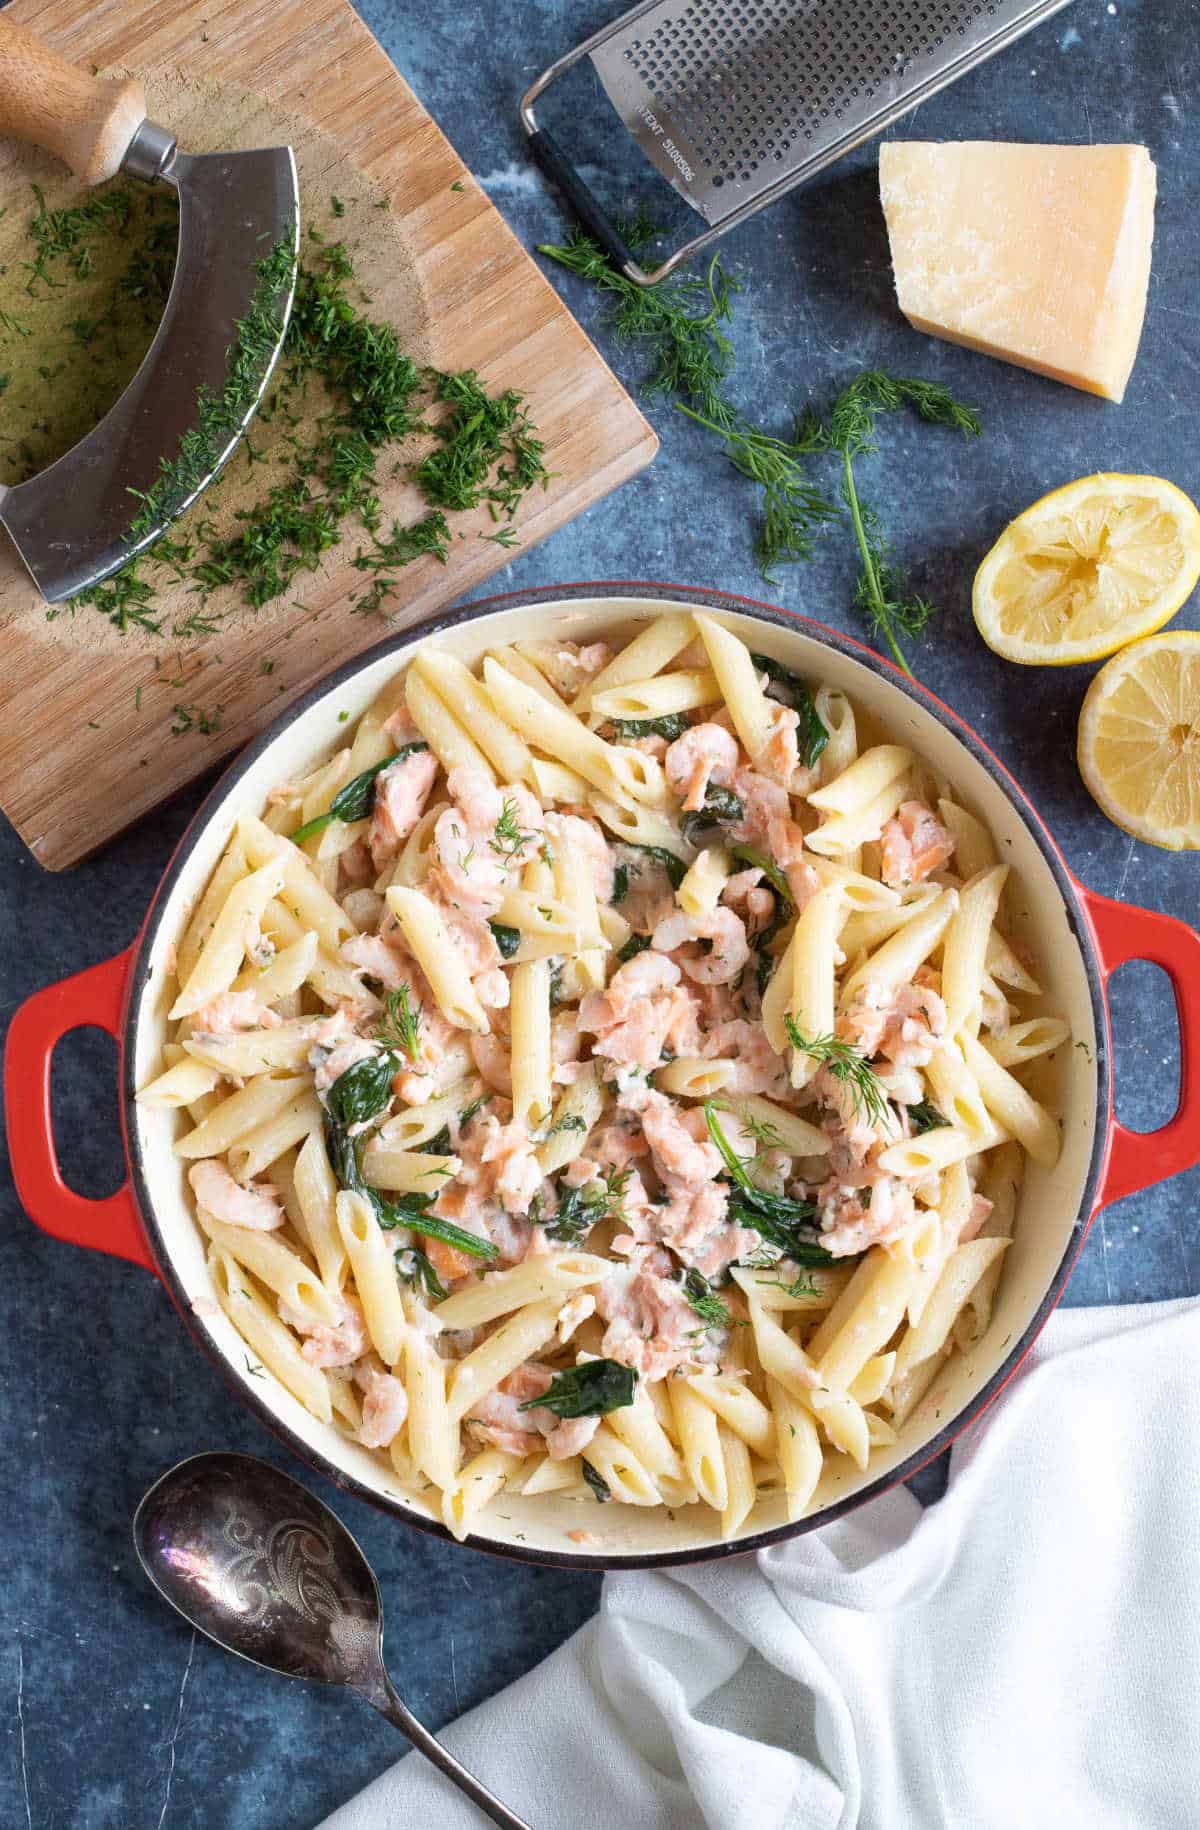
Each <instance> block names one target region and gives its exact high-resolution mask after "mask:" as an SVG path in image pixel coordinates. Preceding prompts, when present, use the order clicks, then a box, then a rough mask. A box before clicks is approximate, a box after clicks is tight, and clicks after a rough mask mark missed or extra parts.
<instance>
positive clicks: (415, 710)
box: [406, 667, 496, 782]
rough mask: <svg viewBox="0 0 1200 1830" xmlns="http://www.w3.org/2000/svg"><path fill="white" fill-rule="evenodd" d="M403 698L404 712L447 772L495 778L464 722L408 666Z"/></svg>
mask: <svg viewBox="0 0 1200 1830" xmlns="http://www.w3.org/2000/svg"><path fill="white" fill-rule="evenodd" d="M406 697H407V700H408V714H409V717H410V718H411V719H412V721H413V723H414V724H415V725H416V727H417V729H418V731H420V733H421V735H422V737H423V738H424V739H425V742H426V743H427V744H428V745H429V747H430V749H431V750H432V751H433V753H434V755H435V756H436V757H437V759H438V761H439V762H440V763H441V765H442V767H443V769H444V770H445V771H446V773H447V775H448V774H449V773H450V771H451V769H471V770H474V771H475V772H476V773H477V774H480V775H484V776H486V777H487V779H488V781H490V782H494V781H495V780H496V771H495V770H494V769H493V767H492V765H491V763H490V762H489V761H488V759H487V757H486V756H485V755H484V753H483V751H482V750H481V749H480V747H479V745H478V744H477V743H476V742H475V739H474V738H473V737H472V735H471V733H470V731H469V730H468V728H467V726H466V724H464V723H462V722H461V720H459V719H458V718H456V717H455V715H454V713H453V712H452V711H451V710H450V709H449V707H448V706H447V705H445V704H444V703H443V701H442V699H441V697H440V696H439V694H438V693H436V692H435V691H434V688H433V685H432V683H431V682H430V681H429V680H428V679H427V678H426V677H425V676H424V675H422V674H420V673H418V672H417V671H416V669H415V668H411V667H410V668H409V670H408V676H407V689H406Z"/></svg>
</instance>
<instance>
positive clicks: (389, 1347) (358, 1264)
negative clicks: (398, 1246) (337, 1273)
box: [334, 1194, 405, 1366]
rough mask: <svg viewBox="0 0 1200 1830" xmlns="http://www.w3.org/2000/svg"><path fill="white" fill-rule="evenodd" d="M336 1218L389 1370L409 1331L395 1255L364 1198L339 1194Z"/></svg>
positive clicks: (374, 1341) (369, 1328)
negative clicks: (405, 1318) (405, 1333)
mask: <svg viewBox="0 0 1200 1830" xmlns="http://www.w3.org/2000/svg"><path fill="white" fill-rule="evenodd" d="M334 1214H335V1217H336V1220H337V1228H338V1232H339V1233H340V1234H341V1237H342V1244H343V1246H344V1247H345V1249H346V1256H347V1258H348V1259H349V1260H350V1268H351V1270H352V1271H353V1273H354V1285H355V1288H356V1289H357V1291H358V1296H359V1301H360V1302H361V1303H362V1307H363V1315H364V1316H365V1318H366V1323H367V1333H368V1334H369V1335H370V1337H371V1345H372V1347H373V1348H374V1349H375V1351H376V1353H377V1354H378V1355H379V1357H380V1359H381V1360H382V1361H383V1363H384V1365H385V1366H394V1365H395V1364H396V1361H397V1360H398V1359H399V1358H400V1347H401V1343H402V1342H403V1339H404V1329H405V1320H404V1305H403V1303H402V1302H401V1300H400V1285H399V1283H398V1282H397V1280H396V1260H395V1254H394V1253H393V1251H392V1247H391V1245H390V1244H389V1243H388V1240H387V1236H386V1235H385V1234H384V1233H383V1232H382V1231H381V1230H380V1226H379V1222H378V1220H376V1218H375V1214H374V1211H373V1210H372V1208H371V1206H370V1204H369V1203H368V1202H366V1201H364V1200H363V1198H362V1196H361V1195H356V1194H339V1195H338V1197H337V1199H336V1201H335V1203H334Z"/></svg>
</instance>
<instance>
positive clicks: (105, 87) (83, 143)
mask: <svg viewBox="0 0 1200 1830" xmlns="http://www.w3.org/2000/svg"><path fill="white" fill-rule="evenodd" d="M145 118H146V94H145V90H144V89H143V88H142V85H141V83H140V82H139V81H138V79H137V78H136V77H128V78H124V79H120V80H117V81H108V80H102V79H101V78H99V77H95V76H88V75H87V74H86V73H85V72H84V71H83V70H77V69H76V68H75V66H74V64H69V63H68V62H67V61H66V59H65V58H62V57H60V56H59V55H58V53H57V52H56V51H52V50H50V48H49V47H48V46H47V45H44V44H43V43H42V41H41V39H40V38H35V37H34V35H33V33H32V32H28V31H26V29H25V27H24V26H22V25H12V24H10V23H9V22H8V21H7V20H5V19H4V18H3V17H0V134H8V135H11V136H12V138H13V139H16V140H25V141H28V142H30V143H31V144H33V145H34V146H42V147H44V148H45V149H46V151H47V152H52V153H54V154H56V155H57V157H58V158H60V159H61V160H62V161H63V163H64V164H65V165H69V166H70V168H71V170H72V171H73V172H74V173H75V176H76V177H77V178H82V179H83V182H84V183H85V184H101V183H103V181H104V179H105V178H112V177H113V176H114V175H115V174H116V173H117V172H118V171H119V170H120V167H121V161H122V159H123V158H124V157H125V152H126V149H127V147H128V146H129V142H130V141H131V140H132V138H133V136H134V134H135V133H136V132H137V130H138V128H139V127H140V126H141V124H142V122H143V121H144V120H145Z"/></svg>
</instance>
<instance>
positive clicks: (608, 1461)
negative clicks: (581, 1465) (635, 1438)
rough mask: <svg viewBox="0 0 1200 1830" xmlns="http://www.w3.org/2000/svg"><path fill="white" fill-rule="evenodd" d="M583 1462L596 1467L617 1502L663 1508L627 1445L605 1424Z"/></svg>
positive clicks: (585, 1454) (643, 1470) (655, 1491)
mask: <svg viewBox="0 0 1200 1830" xmlns="http://www.w3.org/2000/svg"><path fill="white" fill-rule="evenodd" d="M583 1459H584V1461H585V1462H587V1463H588V1465H589V1467H591V1468H594V1469H595V1471H596V1473H597V1474H598V1475H599V1476H600V1479H601V1480H602V1481H603V1482H604V1484H605V1486H606V1487H607V1488H608V1490H609V1492H610V1493H611V1495H612V1497H613V1499H614V1500H620V1501H621V1502H622V1504H624V1505H626V1506H660V1505H661V1504H662V1495H661V1494H660V1493H659V1490H658V1487H657V1485H656V1483H655V1481H654V1479H653V1477H652V1475H651V1474H650V1471H649V1469H647V1468H644V1467H643V1466H642V1464H641V1462H640V1461H639V1460H638V1458H637V1456H636V1455H635V1454H634V1452H633V1450H632V1449H631V1448H630V1447H629V1445H628V1443H624V1442H622V1441H621V1439H620V1437H619V1436H614V1435H613V1432H612V1431H611V1430H610V1429H608V1428H607V1425H606V1423H602V1424H601V1425H600V1428H599V1429H598V1430H597V1431H596V1434H595V1435H594V1436H593V1437H592V1440H591V1441H590V1442H589V1444H588V1446H587V1448H586V1449H585V1450H584V1455H583Z"/></svg>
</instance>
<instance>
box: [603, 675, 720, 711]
mask: <svg viewBox="0 0 1200 1830" xmlns="http://www.w3.org/2000/svg"><path fill="white" fill-rule="evenodd" d="M720 697H721V689H720V687H719V686H718V685H717V676H716V674H714V673H713V671H712V669H711V667H700V668H678V669H676V670H675V671H674V672H673V673H669V674H655V675H654V676H653V678H651V679H647V680H630V681H629V682H628V683H627V684H626V685H625V686H609V687H605V688H603V689H602V690H601V691H600V692H593V693H592V695H591V700H590V703H589V705H588V710H589V712H590V713H591V714H592V716H593V717H594V718H600V719H602V720H607V719H611V718H624V719H646V718H663V717H666V716H667V715H668V714H669V713H671V712H690V711H693V710H695V708H696V707H697V706H701V705H714V704H716V702H717V701H718V700H719V699H720Z"/></svg>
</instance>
